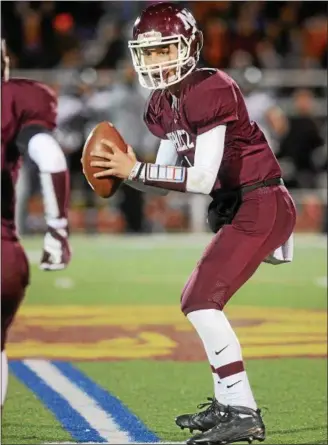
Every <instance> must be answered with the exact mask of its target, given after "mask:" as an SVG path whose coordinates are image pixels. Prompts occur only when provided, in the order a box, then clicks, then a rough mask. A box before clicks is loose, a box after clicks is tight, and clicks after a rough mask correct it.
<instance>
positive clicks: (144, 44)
mask: <svg viewBox="0 0 328 445" xmlns="http://www.w3.org/2000/svg"><path fill="white" fill-rule="evenodd" d="M171 44H173V45H176V47H177V50H178V51H177V54H178V57H177V59H174V60H168V61H165V62H159V63H154V64H146V63H145V56H144V54H143V50H144V49H147V48H158V47H164V46H165V47H169V45H171ZM129 49H130V51H131V56H132V61H133V65H134V68H135V70H136V72H137V74H138V77H139V82H140V84H141V85H142V86H143V87H145V88H148V89H151V90H155V89H163V88H167V87H169V86H171V85H174V84H176V83H178V82H180V81H181V80H182V79H184V78H185V77H186V76H188V74H190V73H191V71H193V70H194V68H195V67H196V64H197V62H198V58H199V51H198V52H196V56H194V57H192V56H191V55H190V54H191V41H188V40H187V39H186V38H185V37H184V36H183V35H181V34H178V35H174V36H168V37H162V35H161V33H159V32H150V33H145V34H140V35H139V36H138V39H137V40H130V41H129ZM170 71H174V72H175V73H174V75H172V74H171V75H169V72H170Z"/></svg>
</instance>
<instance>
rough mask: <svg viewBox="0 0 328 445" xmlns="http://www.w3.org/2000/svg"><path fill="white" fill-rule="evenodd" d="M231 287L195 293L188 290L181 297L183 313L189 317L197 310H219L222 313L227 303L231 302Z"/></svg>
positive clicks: (222, 286) (223, 286)
mask: <svg viewBox="0 0 328 445" xmlns="http://www.w3.org/2000/svg"><path fill="white" fill-rule="evenodd" d="M229 298H230V294H229V286H227V285H223V284H222V285H219V286H216V287H215V289H213V290H209V289H205V288H203V289H200V292H193V291H190V289H189V290H188V289H186V290H185V292H183V293H182V295H181V311H182V312H183V313H184V315H188V314H189V313H190V312H193V311H195V310H197V311H199V310H202V309H217V310H219V311H222V310H223V308H224V306H225V305H226V303H227V301H229Z"/></svg>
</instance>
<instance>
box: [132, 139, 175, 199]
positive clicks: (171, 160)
mask: <svg viewBox="0 0 328 445" xmlns="http://www.w3.org/2000/svg"><path fill="white" fill-rule="evenodd" d="M177 158H178V154H177V151H176V149H175V147H174V145H173V143H172V142H171V141H170V140H169V139H162V140H161V143H160V144H159V148H158V152H157V156H156V162H155V164H159V165H175V164H176V162H177ZM125 184H127V185H129V186H130V187H132V188H134V189H136V190H139V191H141V192H149V193H153V194H156V195H162V196H165V195H167V194H168V193H169V190H165V189H161V188H158V187H152V186H151V185H145V184H141V183H140V182H139V183H138V182H135V181H129V180H127V181H125Z"/></svg>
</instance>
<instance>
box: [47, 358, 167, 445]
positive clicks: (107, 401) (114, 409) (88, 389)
mask: <svg viewBox="0 0 328 445" xmlns="http://www.w3.org/2000/svg"><path fill="white" fill-rule="evenodd" d="M52 364H53V365H55V366H56V367H57V368H58V369H59V370H60V372H61V373H62V374H63V375H64V376H65V377H67V378H68V379H69V380H71V381H72V382H74V383H75V384H76V385H77V386H78V387H79V388H80V389H82V390H83V391H84V392H85V393H86V394H87V395H88V396H89V397H92V398H93V399H94V400H95V401H96V402H97V404H98V405H99V406H100V407H101V408H102V409H103V410H104V411H106V413H108V414H109V415H110V416H111V417H112V419H113V420H114V421H115V422H116V424H117V425H118V426H119V427H120V430H121V431H125V432H127V433H128V434H129V436H130V437H131V439H132V441H134V442H140V443H147V442H160V438H159V437H158V436H156V434H155V433H153V432H152V431H150V430H149V429H148V428H147V427H146V425H145V424H144V423H143V422H142V421H141V420H140V419H139V418H138V417H137V416H136V415H135V414H133V413H132V412H131V411H130V410H129V409H128V408H127V407H126V406H125V405H124V404H123V403H122V402H121V401H120V400H119V399H118V398H117V397H115V396H113V395H112V394H110V392H108V391H106V390H105V389H103V388H102V387H101V386H99V385H98V384H97V383H95V382H94V381H92V380H91V379H90V378H89V377H87V376H86V375H85V374H84V373H83V372H82V371H80V370H79V369H77V368H75V367H74V366H73V365H72V364H70V363H68V362H58V361H54V362H52Z"/></svg>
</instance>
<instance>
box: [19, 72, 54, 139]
mask: <svg viewBox="0 0 328 445" xmlns="http://www.w3.org/2000/svg"><path fill="white" fill-rule="evenodd" d="M15 86H16V88H15V108H16V113H17V115H18V116H19V117H20V121H21V129H24V128H25V127H30V126H41V127H45V128H46V129H48V130H53V129H54V128H55V127H56V119H57V99H56V96H55V93H54V92H53V91H52V90H51V89H50V88H49V87H47V86H46V85H44V84H42V83H39V82H34V81H28V80H25V81H22V82H18V83H16V85H15Z"/></svg>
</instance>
